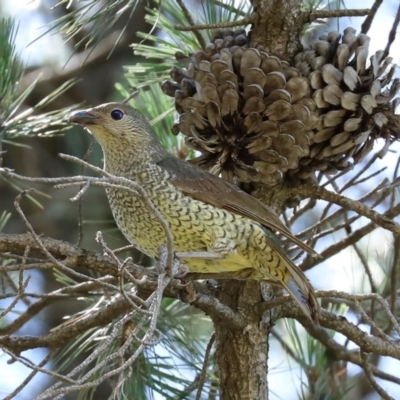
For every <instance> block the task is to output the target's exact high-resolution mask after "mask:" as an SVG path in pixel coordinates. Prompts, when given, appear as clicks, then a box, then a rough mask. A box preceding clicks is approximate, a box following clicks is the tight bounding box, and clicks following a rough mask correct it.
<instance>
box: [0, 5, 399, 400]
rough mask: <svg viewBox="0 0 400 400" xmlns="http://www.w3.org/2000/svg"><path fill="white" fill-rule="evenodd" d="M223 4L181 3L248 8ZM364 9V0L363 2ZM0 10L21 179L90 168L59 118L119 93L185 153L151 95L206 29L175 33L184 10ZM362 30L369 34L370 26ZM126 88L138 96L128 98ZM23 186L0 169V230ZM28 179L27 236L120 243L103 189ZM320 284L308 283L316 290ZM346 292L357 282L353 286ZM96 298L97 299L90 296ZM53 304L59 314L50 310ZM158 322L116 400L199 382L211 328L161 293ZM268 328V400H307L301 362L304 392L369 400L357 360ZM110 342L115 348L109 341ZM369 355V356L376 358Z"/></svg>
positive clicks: (2, 151) (14, 156)
mask: <svg viewBox="0 0 400 400" xmlns="http://www.w3.org/2000/svg"><path fill="white" fill-rule="evenodd" d="M217 3H218V4H217ZM226 3H228V4H227V5H226V6H223V7H221V6H219V4H220V2H218V1H201V0H192V1H188V2H187V6H188V8H189V9H190V10H196V17H197V18H198V20H199V22H208V23H216V22H224V21H231V20H235V19H237V18H242V17H245V16H246V15H247V14H248V12H249V7H248V2H247V1H244V0H241V1H240V0H239V1H233V0H232V1H228V2H226ZM353 3H354V2H353ZM356 3H357V2H356ZM365 3H366V2H365ZM370 3H371V2H370ZM216 4H217V5H216ZM387 4H388V5H387V8H386V9H385V10H386V11H382V12H386V13H387V12H388V10H389V11H390V13H391V15H390V17H392V16H393V13H394V12H395V9H396V7H397V2H396V1H388V2H387ZM353 6H358V5H355V4H352V2H351V1H346V2H345V1H338V0H337V1H322V0H318V1H315V0H305V1H304V7H305V8H306V9H315V8H320V9H321V8H322V9H323V8H332V9H334V8H341V7H353ZM363 6H364V7H367V6H369V4H363ZM0 18H1V19H0V48H1V49H2V57H1V58H0V140H1V148H0V159H2V165H3V166H5V167H7V168H11V169H14V170H16V171H17V172H18V173H19V174H22V175H27V176H48V177H53V176H54V177H55V176H68V175H73V174H79V173H81V171H80V168H79V167H77V166H76V165H74V164H71V163H68V162H66V161H64V160H61V159H60V158H59V157H58V153H60V152H62V153H67V154H72V155H75V156H78V157H81V158H83V157H87V159H88V160H89V161H90V162H92V163H94V164H95V165H101V151H100V148H99V147H98V146H97V145H95V146H94V147H93V150H92V151H90V152H89V153H88V152H87V151H88V148H89V147H90V146H91V140H92V139H91V137H90V136H89V135H88V134H86V133H84V132H83V131H82V129H80V128H75V127H74V128H72V129H69V130H68V131H66V130H67V129H68V126H67V125H66V123H65V119H64V117H65V115H67V114H68V113H69V112H70V111H71V110H72V109H74V108H76V107H78V106H84V105H85V106H86V105H87V106H89V105H97V104H100V103H104V102H108V101H121V100H123V99H126V98H128V97H132V104H134V105H135V106H136V107H137V108H138V109H139V110H140V111H142V112H143V113H145V114H146V115H147V116H148V117H149V118H150V119H151V120H152V123H153V124H154V127H155V130H156V132H157V134H158V136H159V137H160V139H161V140H162V141H163V144H164V145H165V146H166V147H168V148H169V149H170V150H171V151H174V152H176V153H177V154H178V155H179V156H182V157H186V156H187V155H188V153H189V150H188V149H187V148H186V146H185V144H184V141H183V140H182V139H181V137H180V136H173V135H172V134H170V128H171V126H172V125H173V122H174V120H175V118H176V115H175V109H174V105H173V101H172V99H170V98H169V97H167V96H165V95H164V94H163V93H162V90H161V88H160V84H161V83H162V82H163V81H164V80H165V79H168V77H169V71H170V68H171V66H172V65H173V64H175V57H174V55H175V52H176V51H178V50H180V51H189V50H190V49H192V48H198V47H199V45H201V43H199V40H201V38H203V40H206V41H207V38H209V37H210V35H211V31H208V30H204V31H202V32H201V38H199V36H196V35H195V34H193V33H191V32H178V31H176V30H175V29H174V25H175V24H181V25H185V24H186V23H187V16H185V14H184V13H183V12H182V9H181V7H179V5H178V2H175V1H161V2H160V3H157V2H153V1H148V2H147V1H138V0H136V1H135V0H133V1H132V0H115V1H107V0H88V1H69V0H61V1H60V2H59V3H58V4H55V2H54V1H51V0H32V1H30V0H26V1H25V0H18V1H14V0H0ZM382 18H383V17H381V19H377V21H378V22H377V23H376V26H377V28H376V30H375V32H379V29H380V25H381V24H383V25H384V24H385V22H380V21H382V20H383V19H382ZM354 20H356V18H353V20H352V21H351V22H352V25H353V26H354V25H355V23H356V24H358V21H357V22H356V21H354ZM360 20H361V19H360ZM18 21H19V22H18ZM340 24H342V26H341V27H339V25H340ZM343 24H344V25H343ZM332 26H333V27H334V28H338V30H342V29H343V26H344V27H346V22H339V21H337V20H335V21H325V22H324V23H321V24H318V26H313V27H312V29H311V27H309V26H308V27H306V31H305V33H306V37H308V36H307V35H311V36H312V35H317V34H318V33H317V32H321V31H328V30H329V28H330V27H332ZM339 28H340V29H339ZM371 35H372V36H373V33H372V32H371ZM373 38H374V37H373ZM378 42H379V40H378ZM393 47H395V46H393ZM395 61H397V60H395ZM17 82H18V84H16V83H17ZM136 92H138V94H136V95H135V93H136ZM29 186H31V185H29ZM25 187H28V186H27V185H26V184H21V183H16V182H11V181H10V180H8V179H5V178H4V177H2V176H0V230H1V231H2V232H5V233H19V232H24V231H25V226H24V224H23V222H22V221H21V220H20V219H19V218H18V217H17V215H16V213H15V211H14V206H13V202H14V199H15V196H16V195H17V193H18V192H19V191H20V190H21V189H22V188H25ZM35 187H36V188H37V190H38V193H37V194H34V195H32V197H31V198H29V199H26V200H24V202H23V207H24V210H25V212H26V214H27V216H28V219H29V221H30V222H31V223H32V225H33V227H34V229H35V230H36V232H37V233H40V234H44V235H45V236H49V237H53V238H57V239H61V240H66V241H69V242H71V243H76V242H78V241H80V244H81V245H82V246H83V247H85V248H88V249H94V250H97V251H98V250H99V247H98V246H97V244H96V243H95V241H94V237H95V233H96V231H98V230H101V231H102V232H103V234H104V236H105V239H106V241H107V243H108V245H109V246H110V247H111V248H117V247H122V246H124V245H126V244H127V243H126V240H125V239H124V238H123V236H122V235H121V233H120V232H119V231H118V230H117V229H116V227H115V224H114V221H113V219H112V216H111V213H110V210H109V206H108V202H107V199H106V197H105V194H104V191H103V190H102V189H100V188H94V187H93V188H91V189H90V191H89V192H88V193H87V194H86V195H85V196H84V198H83V201H82V204H81V205H79V206H77V204H75V203H71V202H70V201H69V200H68V199H69V197H72V196H73V195H74V194H75V190H73V189H68V190H62V191H56V190H54V189H52V188H51V187H50V186H49V185H43V184H37V185H35ZM41 194H44V195H41ZM79 213H81V214H82V218H83V236H82V240H80V231H79V224H78V222H79ZM378 235H379V233H378ZM335 239H336V238H333V240H335ZM372 240H373V239H372V238H371V237H370V238H369V241H366V242H365V243H364V249H363V250H364V252H365V254H366V255H367V257H368V256H370V257H371V258H373V261H374V263H375V264H376V265H377V268H376V269H375V274H377V275H379V276H381V279H379V281H380V282H381V285H382V286H385V284H387V282H386V281H385V279H383V277H384V276H385V275H386V273H387V271H386V270H385V269H387V268H388V264H389V261H388V260H389V259H390V255H389V256H387V257H385V258H384V260H383V259H382V255H381V254H379V252H377V250H376V249H375V248H374V249H372V250H370V251H369V250H368V248H369V246H370V245H371V242H372ZM388 240H389V239H388ZM349 252H350V250H349ZM130 255H133V257H134V260H135V261H138V262H141V263H144V264H145V265H146V264H147V265H148V264H149V263H150V260H147V259H145V257H143V256H141V255H140V254H138V253H136V252H132V253H131V254H130ZM345 258H346V259H347V260H350V261H348V265H349V264H350V265H351V266H352V269H351V270H349V269H348V270H347V272H346V274H347V276H346V277H345V278H346V279H347V278H349V276H350V281H351V283H350V284H349V286H351V288H349V287H346V288H345V290H350V291H351V289H353V290H354V288H355V286H356V285H357V284H358V285H359V286H363V285H364V284H365V282H361V284H360V281H359V279H358V278H357V277H358V276H359V273H358V272H357V271H358V270H357V265H356V264H357V263H358V262H357V261H355V258H356V257H354V254H353V255H351V254H347V255H346V256H345ZM341 264H343V262H341ZM348 265H346V266H348ZM331 270H332V271H333V268H331ZM336 273H337V274H340V273H344V271H343V270H341V271H336ZM352 274H354V276H352ZM322 276H326V270H325V272H321V270H320V272H318V271H317V272H315V275H313V277H312V278H314V279H312V281H313V282H314V281H315V282H320V280H319V279H321V277H322ZM340 280H343V275H342V276H341V277H340V276H339V277H337V278H335V279H334V280H333V281H334V283H333V285H336V283H335V282H339V281H340ZM65 284H68V282H67V281H66V277H65V276H62V275H58V276H54V274H53V273H52V272H45V273H43V275H39V274H38V275H37V276H35V285H37V287H41V288H43V291H50V290H53V289H54V288H56V287H58V286H59V285H65ZM326 286H327V285H324V284H323V283H322V284H319V283H316V287H318V288H319V287H321V288H322V287H324V288H326ZM356 289H357V290H359V289H360V287H357V288H356ZM96 305H97V306H100V305H101V302H100V303H98V304H96ZM90 306H93V300H92V299H84V300H83V301H81V300H76V301H64V302H59V303H57V305H56V306H52V307H49V308H47V309H46V311H45V312H43V313H41V314H40V315H39V316H38V318H37V319H36V320H35V321H34V322H33V323H30V324H28V325H29V326H27V327H26V328H24V329H23V330H22V332H21V333H24V332H25V331H28V330H29V331H30V332H31V333H32V332H36V333H37V334H40V333H44V332H46V331H48V330H49V329H51V328H52V327H55V326H57V325H59V324H60V323H62V322H63V321H62V320H61V317H62V316H63V315H72V314H75V313H76V312H79V311H80V310H82V308H85V307H90ZM332 307H335V305H332ZM61 309H62V310H63V315H61V314H60V313H59V310H61ZM345 311H346V310H345V309H343V307H341V308H339V309H338V310H337V312H339V313H344V312H345ZM133 323H134V321H133ZM105 329H106V328H104V329H98V330H94V331H91V332H88V333H87V336H86V337H82V338H81V339H80V340H79V341H77V342H74V343H71V344H70V346H69V347H68V348H66V349H65V352H64V353H63V354H59V355H58V358H57V359H56V360H55V361H54V365H55V366H57V368H61V367H64V368H67V369H68V368H71V367H72V366H73V365H77V364H79V357H83V356H84V355H85V354H87V353H88V352H90V351H91V346H95V345H96V341H98V340H102V337H104V335H106V334H107V332H106V330H105ZM107 329H112V327H107ZM159 329H160V331H161V332H162V333H163V334H164V335H165V336H164V339H163V342H162V343H161V345H159V346H157V347H156V348H155V349H151V350H149V351H147V352H146V353H144V354H143V357H140V358H139V360H138V361H137V363H136V364H135V373H134V374H133V375H132V378H131V380H130V385H129V386H127V387H125V388H124V393H125V396H126V398H130V399H147V398H157V399H164V398H165V399H166V398H168V399H184V398H185V399H189V398H194V396H195V388H196V387H195V386H194V388H193V382H196V379H198V378H199V374H200V370H201V366H202V361H203V356H204V349H205V347H206V345H207V343H208V340H209V338H210V335H211V333H212V326H211V323H210V321H209V320H208V318H206V317H205V316H204V315H202V313H200V312H198V311H197V310H195V309H193V308H190V307H189V306H187V305H185V304H183V303H180V302H179V301H172V300H170V299H166V300H165V301H164V304H163V314H162V317H161V319H160V320H159ZM276 329H277V332H278V333H277V334H276V335H274V336H275V338H276V339H274V340H273V342H272V343H273V347H274V348H273V349H272V351H271V355H270V357H271V365H270V384H271V387H270V392H271V399H279V398H294V397H293V396H296V398H297V397H298V398H304V399H306V398H308V397H307V396H308V394H307V393H308V392H307V388H305V386H304V385H308V384H309V383H310V382H313V379H312V377H310V376H308V377H307V379H306V377H305V375H307V374H309V375H310V374H311V373H312V372H313V371H311V370H310V368H309V366H310V365H313V366H314V367H315V371H317V372H315V371H314V373H315V376H318V379H316V380H314V383H315V386H318V387H317V389H316V388H315V387H314V388H313V390H314V393H318V394H319V395H320V396H322V397H316V398H321V399H322V398H323V399H327V400H328V399H332V400H333V399H342V398H360V399H361V398H363V399H369V400H371V399H375V398H377V397H376V395H375V394H372V393H371V391H370V389H369V386H368V385H366V384H365V382H364V381H363V380H360V379H358V377H359V373H360V369H359V368H357V367H352V368H351V369H350V370H349V371H347V370H346V366H342V368H339V367H338V366H337V365H335V368H337V370H331V369H329V368H327V365H330V362H331V359H330V355H329V354H327V353H326V352H325V350H324V349H323V348H322V346H321V345H319V344H318V343H317V342H316V341H315V340H313V339H311V338H307V337H305V335H304V333H303V331H302V330H299V328H298V326H297V324H295V323H289V324H288V325H284V323H283V322H280V323H279V324H278V326H277V328H276ZM332 335H333V333H332ZM279 344H280V345H279ZM304 344H306V347H305V346H304ZM114 345H115V346H117V345H118V343H115V344H114ZM305 348H306V351H305V350H304V349H305ZM111 351H112V348H110V352H111ZM132 351H134V349H132ZM71 355H72V356H71ZM291 355H292V356H291ZM32 357H34V355H32ZM5 361H6V360H5V358H4V357H3V358H2V357H0V369H2V370H3V369H4V368H5ZM295 361H297V362H295ZM379 362H380V360H378V359H377V363H379ZM211 365H212V357H211ZM299 366H301V367H302V368H303V369H301V368H299ZM7 368H8V367H7ZM388 368H390V365H389V367H388ZM210 371H212V368H211V370H210ZM321 371H324V373H321ZM102 372H103V371H99V373H102ZM25 373H26V371H23V370H22V369H20V370H18V369H17V368H16V367H15V368H13V369H8V370H7V371H6V373H5V374H3V373H2V374H1V376H0V388H1V389H0V391H1V392H0V394H2V395H3V394H4V395H5V392H6V391H9V390H11V389H12V387H8V386H7V385H9V384H13V382H15V380H16V378H13V379H10V376H11V375H13V376H18V377H19V379H17V381H19V380H22V377H23V375H24V374H25ZM333 377H334V379H338V380H339V381H340V383H339V385H334V387H335V388H337V387H341V391H339V392H335V391H332V380H334V379H333ZM7 380H8V382H7ZM289 380H290V381H292V380H295V381H296V382H297V385H293V387H285V386H288V385H287V382H288V381H289ZM213 382H214V383H215V377H214V376H213V374H212V372H210V376H209V379H207V384H206V389H205V392H208V393H209V398H210V399H211V398H213V397H212V396H213V395H215V389H213ZM285 382H286V385H285ZM305 382H308V383H307V384H305ZM6 383H7V385H6ZM112 383H113V382H110V385H106V384H102V385H101V387H99V388H98V390H97V391H89V392H86V391H85V392H82V393H81V394H79V395H71V396H69V397H68V399H73V398H81V399H99V400H101V399H103V398H104V399H106V398H108V396H109V395H110V392H111V390H112ZM46 384H48V382H46V381H45V380H42V381H40V382H39V381H37V382H36V383H32V384H31V385H30V386H29V387H30V388H31V390H32V393H34V392H38V391H40V390H41V388H42V385H46ZM351 391H352V392H351ZM349 393H352V394H351V395H350V394H349ZM397 394H398V395H399V392H397ZM30 396H31V394H30V395H28V394H26V397H22V396H21V397H20V398H21V399H22V398H30ZM346 396H350V397H346ZM399 396H400V395H399ZM214 398H215V397H214Z"/></svg>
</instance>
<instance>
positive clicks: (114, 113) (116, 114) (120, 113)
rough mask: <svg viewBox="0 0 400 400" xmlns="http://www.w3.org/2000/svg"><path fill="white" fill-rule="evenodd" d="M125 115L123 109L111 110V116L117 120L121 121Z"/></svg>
mask: <svg viewBox="0 0 400 400" xmlns="http://www.w3.org/2000/svg"><path fill="white" fill-rule="evenodd" d="M123 116H124V113H123V111H121V110H118V109H116V110H112V111H111V118H112V119H114V120H115V121H119V120H120V119H122V117H123Z"/></svg>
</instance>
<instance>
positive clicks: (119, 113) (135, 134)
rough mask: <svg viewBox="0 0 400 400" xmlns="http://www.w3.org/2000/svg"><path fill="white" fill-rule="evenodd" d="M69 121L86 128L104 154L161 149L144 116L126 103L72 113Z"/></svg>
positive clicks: (110, 104)
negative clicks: (128, 150)
mask: <svg viewBox="0 0 400 400" xmlns="http://www.w3.org/2000/svg"><path fill="white" fill-rule="evenodd" d="M69 122H74V123H77V124H80V125H83V126H84V127H85V128H86V129H88V130H89V132H90V133H91V134H93V136H94V137H95V139H96V140H97V141H98V142H99V143H100V145H101V147H102V148H103V150H104V152H105V153H107V152H108V151H111V150H112V149H114V150H117V149H118V150H121V149H125V150H127V149H128V148H129V149H132V150H135V151H137V152H140V151H142V150H147V149H149V148H150V149H151V148H153V149H154V148H158V147H159V146H161V145H160V143H159V141H158V139H157V138H156V136H155V135H154V133H153V129H152V127H151V126H150V123H149V121H148V120H147V119H146V117H144V116H143V115H141V114H140V113H139V112H138V111H137V110H135V109H134V108H133V107H131V106H129V105H127V104H121V103H107V104H102V105H100V106H97V107H93V108H88V109H87V110H79V111H75V112H74V113H72V114H71V115H70V117H69Z"/></svg>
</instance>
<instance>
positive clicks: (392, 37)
mask: <svg viewBox="0 0 400 400" xmlns="http://www.w3.org/2000/svg"><path fill="white" fill-rule="evenodd" d="M399 22H400V4H399V6H398V8H397V12H396V17H395V19H394V21H393V25H392V29H391V30H390V32H389V38H388V42H387V44H386V47H385V50H384V52H383V58H385V57H387V56H388V55H389V52H390V47H391V45H392V43H393V42H394V41H395V39H396V32H397V27H398V26H399Z"/></svg>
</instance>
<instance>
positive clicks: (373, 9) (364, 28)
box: [361, 0, 383, 34]
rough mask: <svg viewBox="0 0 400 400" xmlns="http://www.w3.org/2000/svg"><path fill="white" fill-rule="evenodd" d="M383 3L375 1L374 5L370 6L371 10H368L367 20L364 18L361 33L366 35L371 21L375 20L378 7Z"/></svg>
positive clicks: (381, 0) (380, 0) (378, 0)
mask: <svg viewBox="0 0 400 400" xmlns="http://www.w3.org/2000/svg"><path fill="white" fill-rule="evenodd" d="M382 3H383V0H375V2H374V4H373V5H372V7H371V9H370V10H369V14H368V16H367V18H365V21H364V22H363V24H362V25H361V33H364V34H366V33H368V31H369V28H371V25H372V21H373V20H374V18H375V15H376V12H377V11H378V9H379V7H380V6H381V4H382Z"/></svg>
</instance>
